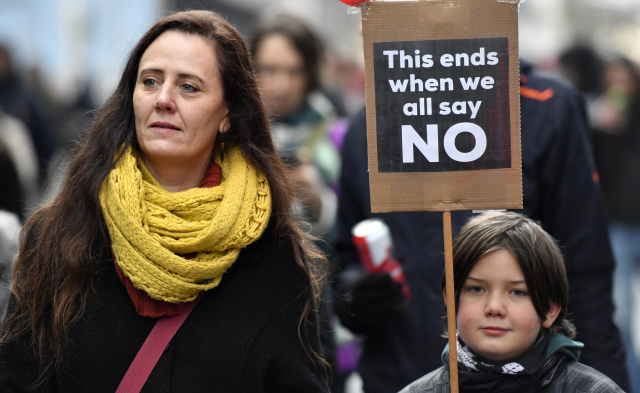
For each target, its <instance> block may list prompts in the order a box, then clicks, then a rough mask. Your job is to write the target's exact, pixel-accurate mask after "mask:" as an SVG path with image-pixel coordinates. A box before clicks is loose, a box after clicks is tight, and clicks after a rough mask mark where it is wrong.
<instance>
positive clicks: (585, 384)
mask: <svg viewBox="0 0 640 393" xmlns="http://www.w3.org/2000/svg"><path fill="white" fill-rule="evenodd" d="M554 384H555V385H556V386H557V387H556V388H553V389H551V390H549V391H553V392H575V393H582V392H584V393H590V392H594V393H595V392H598V393H624V391H623V390H622V389H621V388H620V387H619V386H618V385H617V384H616V383H615V382H613V381H612V380H611V379H610V378H609V377H607V376H606V375H604V374H602V373H601V372H600V371H598V370H596V369H594V368H592V367H589V366H587V365H586V364H583V363H580V362H577V361H571V362H569V363H567V365H566V367H565V368H564V370H563V372H562V373H561V374H560V375H559V376H558V378H557V379H556V380H555V381H554ZM558 385H563V386H562V388H561V389H558V387H559V386H558Z"/></svg>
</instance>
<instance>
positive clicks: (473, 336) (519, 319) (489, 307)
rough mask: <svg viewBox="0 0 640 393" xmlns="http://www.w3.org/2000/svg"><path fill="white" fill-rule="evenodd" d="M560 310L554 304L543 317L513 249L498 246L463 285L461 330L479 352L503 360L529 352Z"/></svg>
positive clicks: (467, 342)
mask: <svg viewBox="0 0 640 393" xmlns="http://www.w3.org/2000/svg"><path fill="white" fill-rule="evenodd" d="M559 311H560V309H559V308H558V306H554V305H551V307H550V309H549V313H548V314H547V319H546V320H545V321H541V320H540V317H539V316H538V314H537V313H536V309H535V307H534V305H533V301H532V300H531V296H530V295H529V290H528V288H527V283H526V281H525V277H524V273H522V269H521V268H520V265H519V264H518V261H517V260H516V259H515V257H514V256H513V254H512V253H511V252H510V251H508V250H506V249H498V250H495V251H491V252H489V253H488V254H486V255H484V256H483V257H482V258H480V259H479V260H478V262H476V264H475V265H474V266H473V268H472V269H471V272H469V276H468V277H467V279H466V280H465V282H464V285H463V286H462V289H461V292H460V301H459V304H458V310H457V313H456V314H457V325H458V332H459V333H460V338H461V339H462V341H464V342H465V343H466V344H467V345H468V346H469V347H470V348H471V349H472V350H473V352H474V353H475V354H477V355H479V356H480V357H482V358H484V359H487V360H489V361H490V362H493V363H504V362H508V361H511V360H514V359H515V358H517V357H518V356H520V355H522V354H523V353H524V352H526V351H527V350H528V349H529V348H530V347H531V346H532V345H533V343H534V341H535V339H536V337H537V336H538V333H539V332H540V329H541V328H542V327H546V328H548V327H550V326H551V325H552V324H553V322H554V321H555V318H556V317H557V315H558V314H557V312H559Z"/></svg>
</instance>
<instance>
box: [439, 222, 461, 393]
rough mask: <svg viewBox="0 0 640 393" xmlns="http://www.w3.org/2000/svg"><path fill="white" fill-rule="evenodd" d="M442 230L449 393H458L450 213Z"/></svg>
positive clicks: (443, 223)
mask: <svg viewBox="0 0 640 393" xmlns="http://www.w3.org/2000/svg"><path fill="white" fill-rule="evenodd" d="M442 226H443V229H444V271H445V278H446V285H447V286H446V288H447V335H448V336H449V378H450V380H451V393H458V352H457V350H456V298H455V292H454V291H455V289H454V288H455V287H454V284H453V240H452V238H453V235H452V232H451V212H442Z"/></svg>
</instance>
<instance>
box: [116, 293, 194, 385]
mask: <svg viewBox="0 0 640 393" xmlns="http://www.w3.org/2000/svg"><path fill="white" fill-rule="evenodd" d="M198 300H200V296H198V297H197V298H196V300H194V301H192V302H191V303H187V304H185V305H184V309H183V310H182V313H180V314H178V315H174V316H171V317H160V319H158V321H157V322H156V324H155V325H154V326H153V329H151V333H149V336H147V339H146V340H145V341H144V343H143V344H142V347H140V350H139V351H138V354H137V355H136V357H135V359H133V362H132V363H131V365H130V366H129V369H128V370H127V373H126V374H125V375H124V378H122V381H120V385H119V386H118V390H116V393H138V392H140V391H141V390H142V387H143V386H144V384H145V382H147V379H148V378H149V375H151V371H152V370H153V368H154V367H155V366H156V363H158V360H159V359H160V356H162V353H163V352H164V350H165V349H166V348H167V345H169V342H170V341H171V339H172V338H173V336H174V335H175V334H176V332H177V331H178V329H180V326H182V323H183V322H184V321H185V319H187V317H188V316H189V313H190V312H191V310H193V307H194V306H195V305H196V303H198Z"/></svg>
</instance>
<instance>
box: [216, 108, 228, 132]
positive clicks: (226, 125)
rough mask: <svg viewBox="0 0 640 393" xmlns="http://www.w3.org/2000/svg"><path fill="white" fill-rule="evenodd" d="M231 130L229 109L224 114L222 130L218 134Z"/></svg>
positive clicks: (221, 124) (221, 123)
mask: <svg viewBox="0 0 640 393" xmlns="http://www.w3.org/2000/svg"><path fill="white" fill-rule="evenodd" d="M230 128H231V120H229V108H227V111H226V113H225V114H224V118H223V119H222V121H221V122H220V128H219V129H218V132H219V133H221V134H224V133H226V132H227V131H229V129H230Z"/></svg>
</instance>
